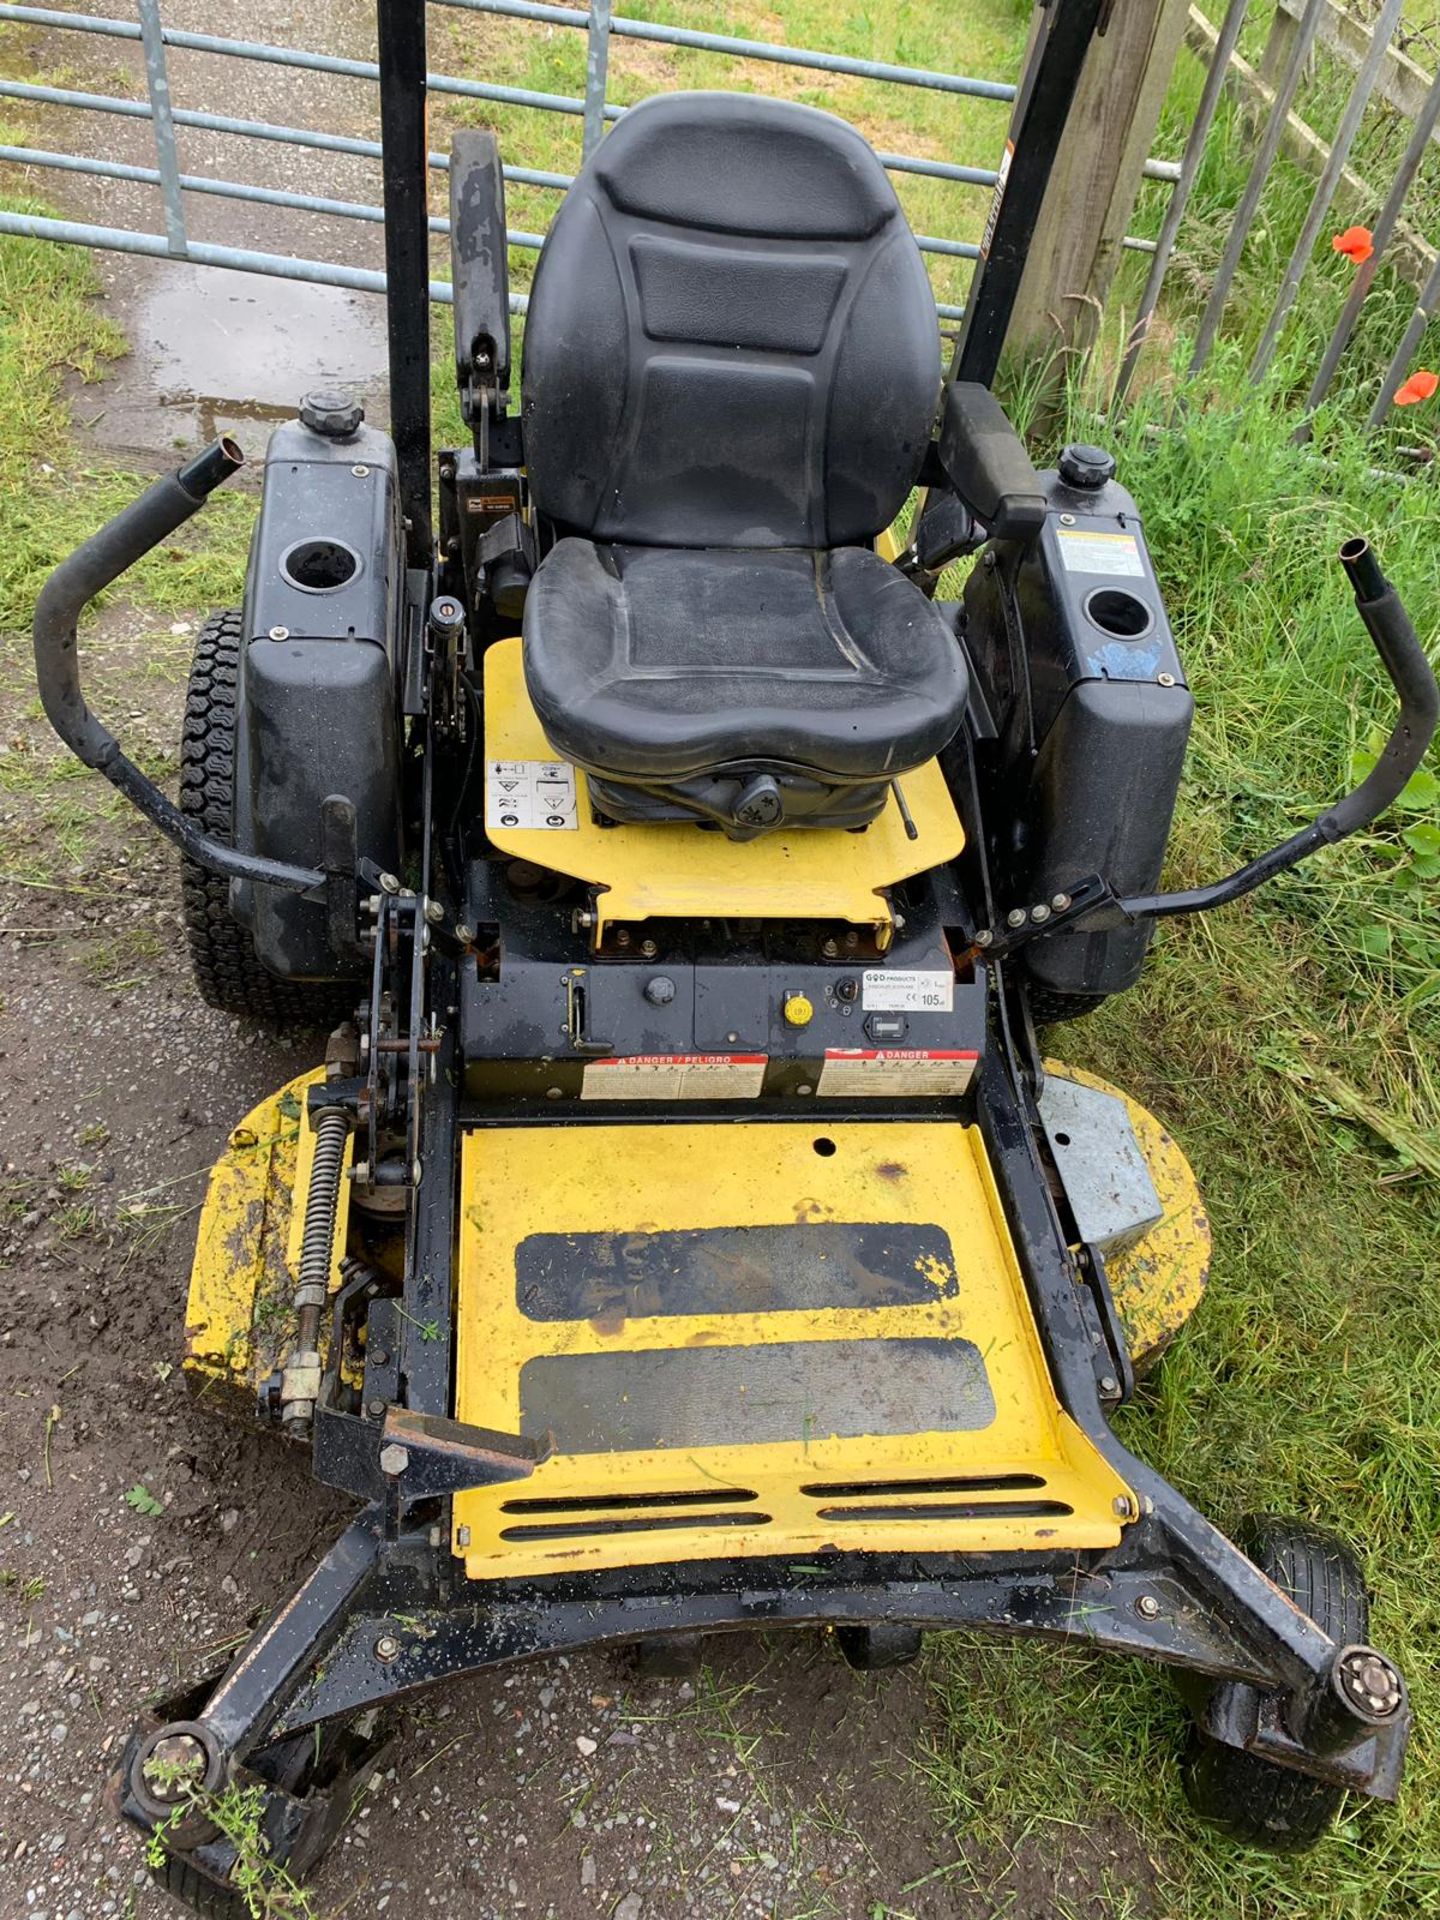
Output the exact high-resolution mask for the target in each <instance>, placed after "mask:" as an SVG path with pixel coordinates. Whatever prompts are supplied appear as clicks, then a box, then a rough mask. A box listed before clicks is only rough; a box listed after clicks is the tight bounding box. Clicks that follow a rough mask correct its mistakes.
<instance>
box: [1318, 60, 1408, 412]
mask: <svg viewBox="0 0 1440 1920" xmlns="http://www.w3.org/2000/svg"><path fill="white" fill-rule="evenodd" d="M1437 121H1440V73H1437V74H1436V76H1435V78H1434V79H1433V80H1432V81H1431V82H1430V91H1429V92H1428V93H1427V94H1426V96H1425V104H1424V105H1423V106H1422V107H1421V109H1420V111H1419V113H1418V114H1417V115H1416V119H1415V128H1414V131H1413V132H1412V133H1411V135H1410V144H1409V146H1407V147H1406V149H1405V153H1404V157H1403V158H1402V160H1401V162H1400V168H1399V171H1398V172H1397V173H1396V175H1395V178H1394V180H1393V181H1392V182H1391V185H1390V191H1389V193H1388V194H1387V195H1386V196H1385V204H1384V206H1383V207H1382V208H1381V209H1380V212H1379V215H1378V216H1377V218H1376V221H1375V228H1374V233H1373V236H1372V244H1373V246H1374V248H1375V251H1374V252H1373V253H1372V254H1371V256H1370V258H1369V259H1368V260H1364V261H1362V262H1361V263H1360V265H1359V266H1358V267H1357V268H1356V270H1355V278H1354V281H1353V282H1352V283H1351V287H1350V292H1349V295H1348V297H1347V298H1346V301H1345V305H1344V307H1343V308H1342V309H1341V312H1340V318H1339V319H1338V320H1337V321H1336V322H1335V331H1334V333H1332V334H1331V336H1330V344H1329V345H1328V346H1327V347H1326V349H1325V357H1324V359H1323V360H1322V361H1321V362H1320V366H1319V369H1318V371H1317V372H1316V375H1315V379H1314V381H1313V382H1312V384H1311V387H1310V391H1309V393H1307V394H1306V396H1305V416H1306V417H1305V418H1304V419H1303V420H1302V421H1301V422H1300V425H1299V426H1298V427H1297V428H1296V429H1295V431H1294V433H1293V434H1292V435H1291V438H1292V439H1293V440H1296V441H1305V440H1308V439H1309V438H1310V422H1309V416H1310V415H1311V414H1312V413H1313V412H1314V411H1315V409H1316V408H1317V407H1318V406H1319V404H1320V402H1321V401H1322V400H1323V399H1324V398H1325V395H1326V394H1327V393H1328V392H1329V390H1330V382H1331V381H1332V380H1333V379H1334V378H1335V369H1336V368H1337V367H1338V366H1339V364H1340V356H1341V355H1342V354H1343V353H1344V351H1345V349H1346V347H1347V346H1348V345H1349V344H1350V336H1351V334H1352V333H1353V332H1354V331H1355V323H1356V321H1357V320H1358V319H1359V318H1360V309H1361V307H1363V306H1364V304H1365V296H1366V295H1367V294H1368V293H1369V291H1370V288H1371V286H1372V285H1373V284H1374V280H1375V275H1376V274H1377V272H1378V271H1379V269H1380V262H1381V260H1382V259H1383V258H1384V256H1385V249H1386V247H1388V246H1389V244H1390V236H1391V234H1393V233H1394V231H1395V227H1396V224H1397V222H1398V221H1399V218H1400V209H1401V208H1402V207H1403V206H1404V204H1405V197H1406V195H1407V194H1408V193H1409V191H1410V185H1411V182H1412V181H1413V180H1414V178H1415V175H1416V174H1417V173H1418V172H1419V171H1420V162H1421V161H1422V160H1423V159H1424V158H1425V156H1426V154H1427V152H1428V151H1429V148H1430V139H1431V136H1432V135H1433V133H1434V131H1435V127H1436V123H1437ZM1387 405H1388V402H1387Z"/></svg>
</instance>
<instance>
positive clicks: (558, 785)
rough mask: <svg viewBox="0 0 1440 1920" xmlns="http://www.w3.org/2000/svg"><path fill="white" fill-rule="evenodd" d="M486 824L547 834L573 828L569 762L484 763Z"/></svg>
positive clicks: (573, 804) (573, 801)
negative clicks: (537, 828) (530, 829)
mask: <svg viewBox="0 0 1440 1920" xmlns="http://www.w3.org/2000/svg"><path fill="white" fill-rule="evenodd" d="M485 824H486V826H487V827H539V828H541V829H542V830H548V831H550V832H557V831H559V830H561V829H562V828H565V827H573V826H575V825H576V818H575V769H574V767H572V766H571V765H570V762H569V761H568V760H487V761H486V763H485Z"/></svg>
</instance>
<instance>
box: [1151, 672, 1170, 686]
mask: <svg viewBox="0 0 1440 1920" xmlns="http://www.w3.org/2000/svg"><path fill="white" fill-rule="evenodd" d="M1155 684H1156V685H1157V686H1160V687H1173V686H1174V684H1175V676H1174V674H1173V673H1157V674H1156V676H1155Z"/></svg>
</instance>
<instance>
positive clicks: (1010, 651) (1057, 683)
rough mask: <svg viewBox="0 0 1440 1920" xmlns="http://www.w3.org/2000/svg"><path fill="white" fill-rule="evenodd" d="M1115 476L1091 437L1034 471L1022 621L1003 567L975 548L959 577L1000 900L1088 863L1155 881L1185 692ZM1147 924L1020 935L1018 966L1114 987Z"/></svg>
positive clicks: (1177, 762) (1137, 880)
mask: <svg viewBox="0 0 1440 1920" xmlns="http://www.w3.org/2000/svg"><path fill="white" fill-rule="evenodd" d="M1072 452H1077V453H1085V454H1090V455H1094V459H1093V460H1092V461H1089V462H1082V461H1078V460H1076V461H1073V462H1072V461H1070V460H1069V459H1068V456H1069V455H1070V454H1071V453H1072ZM1067 473H1068V474H1071V475H1074V474H1084V475H1085V476H1086V478H1087V479H1089V480H1090V481H1091V482H1092V484H1077V483H1076V482H1075V481H1074V480H1073V479H1071V478H1067ZM1110 475H1113V462H1111V461H1110V460H1109V458H1108V456H1104V455H1099V454H1096V453H1095V450H1094V449H1089V448H1087V449H1073V450H1072V449H1067V450H1066V454H1065V455H1062V456H1061V469H1060V470H1059V471H1051V472H1048V473H1044V474H1042V475H1041V480H1042V483H1043V485H1044V487H1045V490H1046V494H1047V496H1048V498H1049V502H1050V510H1049V513H1048V515H1047V517H1046V521H1045V525H1044V528H1043V529H1042V531H1041V533H1040V535H1039V537H1038V539H1036V540H1035V541H1034V543H1033V544H1032V545H1031V547H1030V548H1029V550H1028V551H1027V553H1026V555H1025V558H1024V560H1023V561H1022V563H1021V565H1020V569H1019V573H1018V577H1017V581H1016V597H1017V602H1018V607H1019V616H1020V618H1019V631H1018V632H1017V633H1015V634H1010V633H1008V632H1007V628H1006V621H1005V612H1004V607H1003V604H1002V597H1001V593H1000V586H999V574H1000V568H999V566H997V565H995V564H985V562H984V561H983V560H982V564H981V565H979V566H977V567H976V568H975V569H974V571H973V573H972V574H971V575H970V578H969V580H968V581H967V582H966V587H965V600H964V604H965V637H966V642H967V645H968V647H969V649H970V652H971V655H972V659H973V661H974V664H975V666H976V669H977V675H978V678H979V680H980V684H981V686H982V688H983V689H984V692H985V696H986V699H987V701H988V704H989V707H990V711H991V713H992V715H993V716H994V718H995V722H996V726H997V732H998V740H997V742H996V743H995V746H994V748H993V756H992V759H991V768H992V774H993V780H992V782H991V785H992V791H991V792H990V793H989V794H987V796H986V802H985V804H986V812H987V817H988V819H989V820H990V821H991V823H992V825H993V826H994V828H995V833H994V837H995V843H996V844H995V847H994V857H995V862H996V867H997V884H998V885H999V886H1000V888H1001V898H1002V902H1003V903H1004V904H1006V905H1009V904H1011V903H1012V902H1013V903H1017V904H1022V905H1023V904H1033V903H1034V902H1036V901H1041V900H1045V901H1048V900H1049V899H1051V898H1052V897H1053V896H1054V895H1055V894H1057V893H1062V892H1064V891H1065V890H1066V889H1067V888H1069V887H1071V886H1073V885H1074V884H1075V882H1076V881H1078V880H1080V879H1083V878H1084V877H1086V876H1087V875H1089V874H1092V873H1099V874H1101V875H1102V876H1103V877H1104V878H1105V879H1106V880H1108V881H1109V883H1110V885H1111V886H1112V887H1113V888H1114V889H1115V890H1116V892H1117V893H1148V892H1152V891H1154V889H1155V888H1156V887H1157V886H1158V884H1159V880H1160V870H1161V867H1162V865H1163V863H1164V858H1165V845H1166V841H1167V839H1168V838H1169V833H1170V822H1171V818H1172V816H1173V814H1174V810H1175V798H1176V794H1177V792H1178V790H1179V785H1180V775H1181V770H1182V767H1183V765H1184V760H1185V748H1186V743H1187V740H1188V738H1189V733H1190V722H1191V717H1192V713H1193V702H1192V700H1191V697H1190V691H1189V688H1188V687H1187V686H1186V684H1185V675H1184V670H1183V668H1182V667H1181V664H1180V657H1179V655H1178V653H1177V652H1176V649H1175V641H1174V637H1173V635H1172V634H1171V631H1170V623H1169V620H1168V619H1167V618H1166V614H1165V607H1164V603H1163V601H1162V599H1161V596H1160V589H1159V586H1158V584H1157V582H1156V579H1155V571H1154V568H1153V566H1152V565H1151V562H1150V555H1149V551H1148V549H1147V548H1146V545H1145V536H1144V533H1143V531H1142V528H1141V524H1140V516H1139V514H1138V512H1137V510H1136V506H1135V502H1134V500H1133V499H1132V498H1131V496H1130V495H1129V493H1127V492H1126V490H1125V488H1124V487H1122V486H1120V485H1119V484H1118V483H1117V482H1116V481H1115V480H1114V479H1113V477H1110ZM987 558H988V556H987ZM1021 656H1023V659H1024V661H1025V663H1026V668H1027V670H1028V680H1029V691H1028V696H1027V693H1026V690H1025V684H1024V676H1023V675H1017V673H1016V672H1015V670H1014V667H1015V661H1016V659H1017V658H1018V657H1021ZM1152 926H1153V923H1148V922H1147V923H1144V924H1140V925H1134V926H1117V927H1108V928H1101V929H1092V930H1087V929H1085V928H1084V927H1079V928H1074V929H1069V928H1067V929H1064V930H1062V931H1060V932H1057V933H1055V934H1052V935H1051V936H1049V937H1048V938H1046V939H1041V940H1037V941H1034V942H1032V943H1031V945H1030V946H1028V947H1027V949H1026V955H1025V959H1026V968H1027V971H1028V972H1029V974H1030V976H1031V978H1032V979H1034V980H1035V981H1036V982H1037V983H1038V984H1039V985H1041V986H1043V987H1045V988H1048V989H1049V990H1051V991H1052V992H1056V993H1063V994H1067V995H1068V994H1082V995H1103V994H1109V993H1116V992H1119V991H1121V990H1122V989H1123V988H1125V987H1129V986H1132V985H1133V984H1134V982H1135V980H1136V979H1137V978H1138V976H1139V973H1140V969H1141V966H1142V964H1143V962H1144V958H1145V950H1146V948H1147V946H1148V945H1149V942H1150V935H1151V931H1152Z"/></svg>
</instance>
